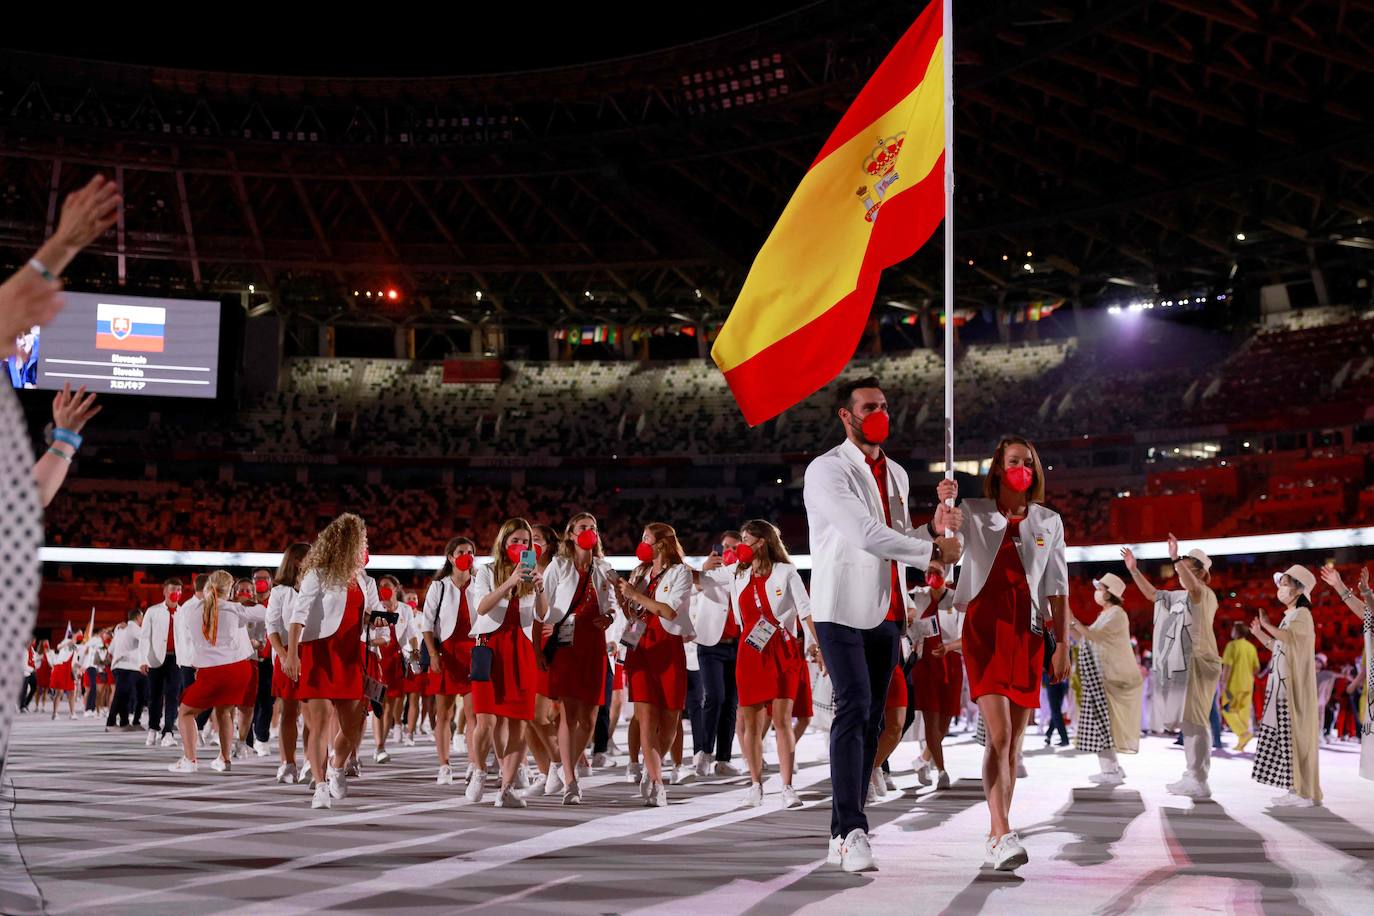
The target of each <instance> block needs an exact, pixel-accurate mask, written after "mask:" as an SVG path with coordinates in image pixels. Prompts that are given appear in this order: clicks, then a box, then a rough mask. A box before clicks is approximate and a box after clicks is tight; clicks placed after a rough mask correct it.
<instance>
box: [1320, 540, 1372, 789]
mask: <svg viewBox="0 0 1374 916" xmlns="http://www.w3.org/2000/svg"><path fill="white" fill-rule="evenodd" d="M1321 577H1322V581H1323V582H1325V583H1326V584H1327V585H1328V586H1329V587H1330V588H1331V589H1332V590H1333V591H1335V592H1336V596H1337V597H1338V598H1340V599H1341V603H1342V604H1344V605H1345V606H1346V607H1347V608H1348V609H1349V610H1350V612H1351V613H1352V614H1354V615H1355V616H1356V617H1358V618H1359V620H1360V622H1361V623H1362V624H1363V626H1362V627H1361V629H1363V630H1364V658H1363V659H1362V660H1361V663H1360V669H1359V677H1360V680H1362V681H1363V687H1364V689H1363V690H1362V691H1361V692H1362V694H1363V695H1362V696H1361V697H1360V709H1359V716H1360V735H1361V737H1360V775H1361V776H1362V777H1364V778H1365V779H1374V588H1371V587H1370V581H1369V567H1368V566H1362V567H1361V568H1360V593H1359V595H1356V594H1355V592H1354V591H1353V590H1351V589H1348V588H1346V587H1345V582H1343V581H1341V574H1340V573H1339V572H1337V571H1336V570H1335V569H1333V568H1332V567H1330V566H1327V567H1324V568H1323V569H1322V571H1321Z"/></svg>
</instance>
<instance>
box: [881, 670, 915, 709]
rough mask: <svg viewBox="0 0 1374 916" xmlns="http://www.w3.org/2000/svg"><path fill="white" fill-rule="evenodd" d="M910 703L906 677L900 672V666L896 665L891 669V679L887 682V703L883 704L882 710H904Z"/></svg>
mask: <svg viewBox="0 0 1374 916" xmlns="http://www.w3.org/2000/svg"><path fill="white" fill-rule="evenodd" d="M909 701H910V699H909V697H908V696H907V690H906V676H905V675H904V674H903V672H902V666H901V665H898V666H897V667H896V668H893V669H892V677H891V678H889V679H888V682H887V701H886V702H885V703H884V704H883V708H884V709H905V708H906V706H907V703H908V702H909Z"/></svg>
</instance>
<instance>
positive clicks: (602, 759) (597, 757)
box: [592, 754, 615, 770]
mask: <svg viewBox="0 0 1374 916" xmlns="http://www.w3.org/2000/svg"><path fill="white" fill-rule="evenodd" d="M609 766H615V763H614V762H613V761H612V760H611V757H610V755H609V754H593V755H592V767H593V768H594V769H597V770H604V769H605V768H606V767H609Z"/></svg>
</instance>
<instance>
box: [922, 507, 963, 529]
mask: <svg viewBox="0 0 1374 916" xmlns="http://www.w3.org/2000/svg"><path fill="white" fill-rule="evenodd" d="M963 526H964V510H963V509H957V508H956V509H951V508H949V507H948V506H946V505H945V504H944V503H940V505H938V506H936V507H935V517H934V518H933V519H931V521H930V527H932V528H934V529H935V530H936V531H937V532H939V533H941V534H943V533H944V532H946V531H956V532H957V531H958V530H959V529H960V528H962V527H963Z"/></svg>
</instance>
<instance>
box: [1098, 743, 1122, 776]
mask: <svg viewBox="0 0 1374 916" xmlns="http://www.w3.org/2000/svg"><path fill="white" fill-rule="evenodd" d="M1097 763H1098V765H1099V766H1100V767H1102V772H1104V773H1119V772H1121V764H1120V762H1119V761H1117V759H1116V750H1115V749H1114V748H1113V749H1109V750H1105V751H1098V752H1097Z"/></svg>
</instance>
